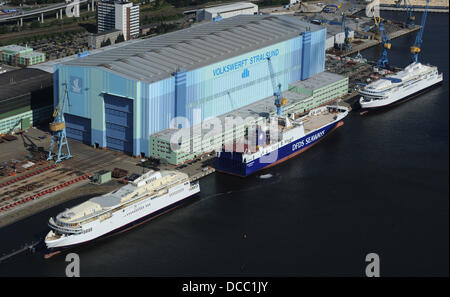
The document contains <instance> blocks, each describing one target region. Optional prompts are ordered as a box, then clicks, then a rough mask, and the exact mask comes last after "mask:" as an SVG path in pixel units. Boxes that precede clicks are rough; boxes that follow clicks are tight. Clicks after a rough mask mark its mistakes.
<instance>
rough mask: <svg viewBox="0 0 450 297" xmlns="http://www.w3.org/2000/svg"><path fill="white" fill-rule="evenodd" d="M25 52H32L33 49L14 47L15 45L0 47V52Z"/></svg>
mask: <svg viewBox="0 0 450 297" xmlns="http://www.w3.org/2000/svg"><path fill="white" fill-rule="evenodd" d="M27 50H31V51H32V50H33V49H32V48H30V47H25V46H20V45H16V44H10V45H6V46H2V47H0V51H10V52H15V53H18V52H22V51H27Z"/></svg>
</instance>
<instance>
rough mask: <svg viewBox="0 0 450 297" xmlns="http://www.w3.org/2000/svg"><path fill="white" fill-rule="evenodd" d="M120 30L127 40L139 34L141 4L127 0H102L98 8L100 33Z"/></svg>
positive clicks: (98, 28)
mask: <svg viewBox="0 0 450 297" xmlns="http://www.w3.org/2000/svg"><path fill="white" fill-rule="evenodd" d="M111 30H120V31H122V33H123V36H124V38H125V40H129V39H131V38H134V37H137V36H138V35H139V5H133V3H131V2H128V1H127V0H101V1H99V2H98V9H97V31H98V33H101V32H105V31H111Z"/></svg>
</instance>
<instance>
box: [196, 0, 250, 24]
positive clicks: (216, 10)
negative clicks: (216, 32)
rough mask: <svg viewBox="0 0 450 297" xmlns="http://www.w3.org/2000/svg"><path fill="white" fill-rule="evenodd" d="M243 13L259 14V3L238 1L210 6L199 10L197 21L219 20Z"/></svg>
mask: <svg viewBox="0 0 450 297" xmlns="http://www.w3.org/2000/svg"><path fill="white" fill-rule="evenodd" d="M241 14H249V15H253V14H258V5H256V4H254V3H250V2H237V3H233V4H227V5H220V6H214V7H208V8H204V9H199V10H197V16H196V17H197V22H202V21H218V20H222V19H226V18H230V17H234V16H237V15H241Z"/></svg>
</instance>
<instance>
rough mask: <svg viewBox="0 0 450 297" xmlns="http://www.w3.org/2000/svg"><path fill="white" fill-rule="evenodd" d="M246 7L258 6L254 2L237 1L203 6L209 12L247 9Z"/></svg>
mask: <svg viewBox="0 0 450 297" xmlns="http://www.w3.org/2000/svg"><path fill="white" fill-rule="evenodd" d="M248 8H258V5H256V4H254V3H249V2H238V3H233V4H228V5H221V6H214V7H207V8H205V11H207V12H210V13H224V12H230V11H237V10H241V9H248Z"/></svg>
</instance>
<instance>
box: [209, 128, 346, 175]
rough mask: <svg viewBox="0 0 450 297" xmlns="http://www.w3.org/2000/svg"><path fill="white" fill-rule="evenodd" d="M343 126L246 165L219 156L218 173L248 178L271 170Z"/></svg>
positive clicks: (311, 135)
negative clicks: (259, 172) (265, 170)
mask: <svg viewBox="0 0 450 297" xmlns="http://www.w3.org/2000/svg"><path fill="white" fill-rule="evenodd" d="M342 124H343V122H342V121H335V122H332V123H330V124H328V125H326V126H324V127H322V128H320V129H317V130H315V131H313V132H311V133H308V134H306V135H305V136H303V137H301V138H299V139H297V140H295V141H293V142H291V143H288V144H286V145H284V146H282V147H280V148H278V149H277V150H275V151H273V152H271V153H268V154H266V155H264V156H262V157H260V158H257V159H255V160H253V161H251V162H248V163H244V162H241V161H239V160H232V159H228V158H221V157H220V156H219V157H217V158H216V171H219V172H223V173H228V174H232V175H237V176H241V177H246V176H248V175H251V174H253V173H255V172H258V171H260V170H263V169H266V168H270V167H272V166H275V165H277V164H280V163H282V162H284V161H287V160H289V159H290V158H293V157H295V156H297V155H299V154H300V153H302V152H304V151H305V150H307V149H309V148H310V147H312V146H313V145H315V144H316V143H318V142H319V141H320V140H322V139H323V138H324V137H325V136H327V135H328V134H330V132H332V131H333V130H335V129H336V128H338V127H340V126H341V125H342ZM311 139H314V140H311Z"/></svg>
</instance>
